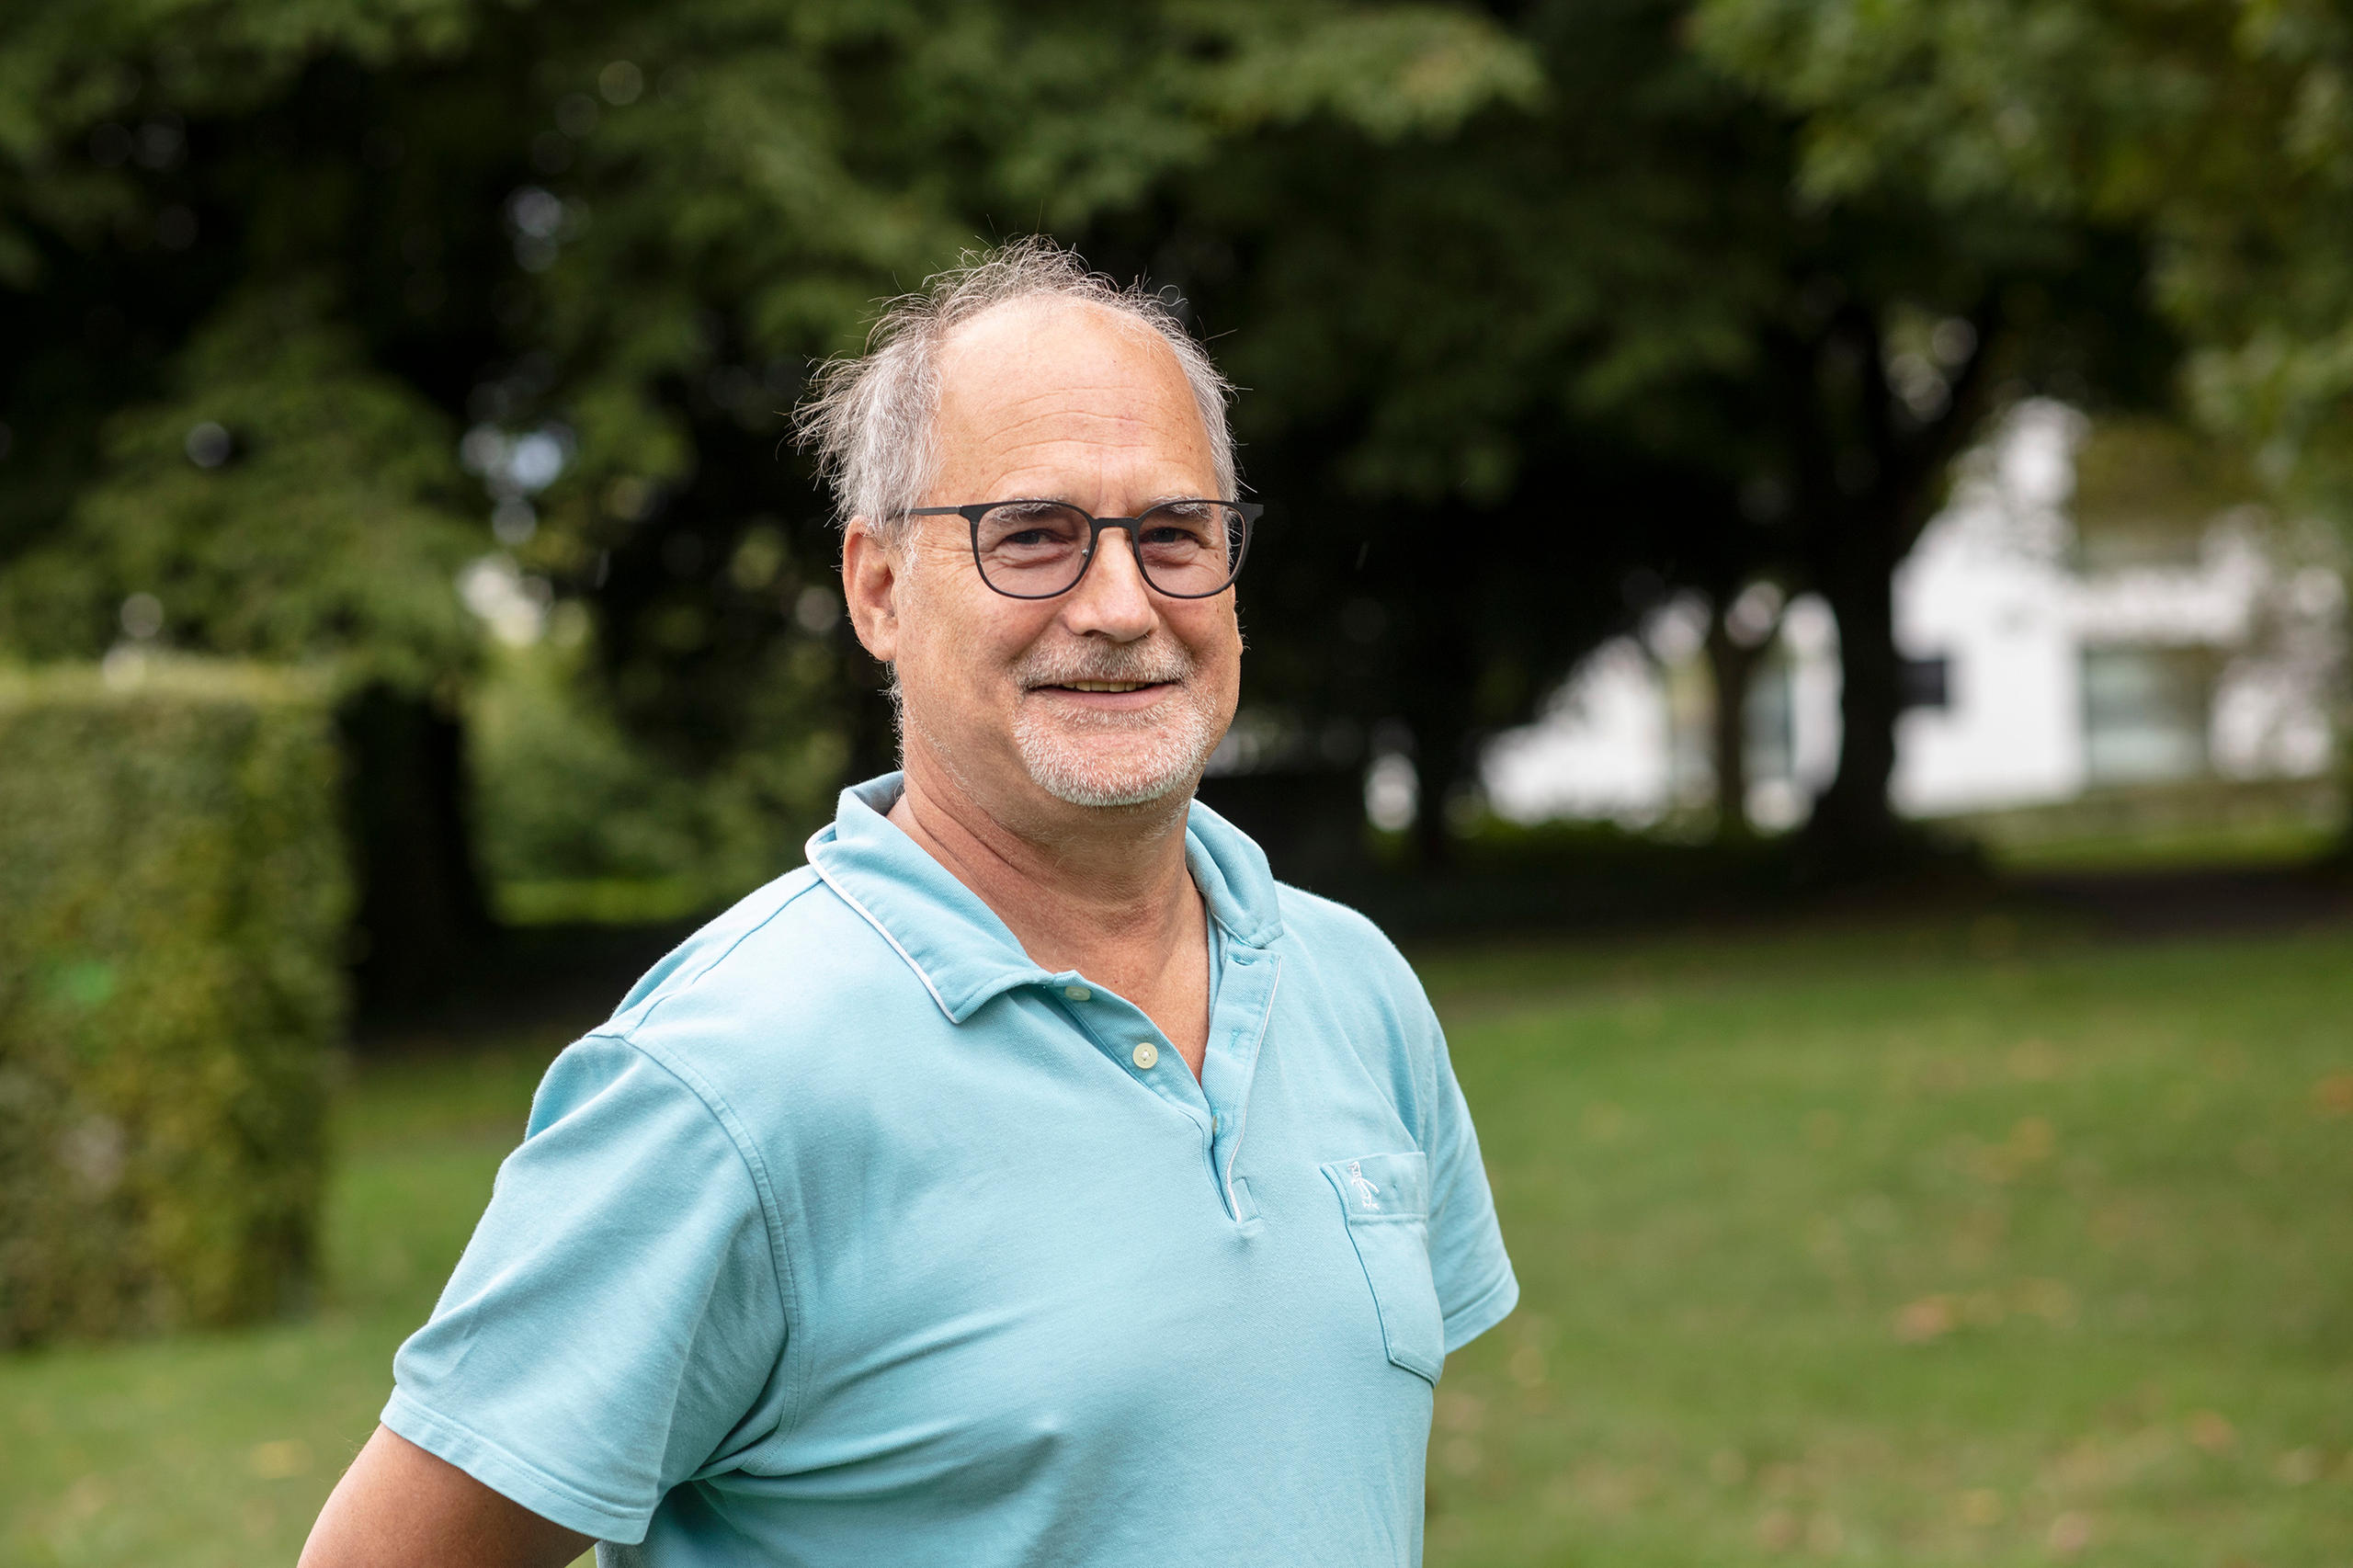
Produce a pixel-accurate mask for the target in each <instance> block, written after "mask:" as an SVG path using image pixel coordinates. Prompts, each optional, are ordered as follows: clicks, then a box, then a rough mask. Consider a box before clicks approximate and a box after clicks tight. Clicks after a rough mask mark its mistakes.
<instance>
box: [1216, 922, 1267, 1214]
mask: <svg viewBox="0 0 2353 1568" xmlns="http://www.w3.org/2000/svg"><path fill="white" fill-rule="evenodd" d="M1281 974H1282V962H1281V960H1279V959H1278V958H1276V957H1275V956H1274V955H1273V954H1271V953H1267V952H1264V951H1259V950H1254V949H1241V948H1240V947H1239V944H1236V945H1235V949H1230V950H1229V954H1228V957H1227V960H1226V972H1225V974H1224V976H1223V977H1222V981H1221V983H1220V984H1219V986H1218V994H1217V1006H1216V1008H1215V1010H1214V1012H1213V1013H1212V1015H1211V1019H1210V1043H1209V1051H1208V1055H1207V1057H1206V1059H1205V1060H1204V1061H1203V1062H1202V1063H1201V1069H1202V1070H1201V1088H1202V1091H1203V1094H1204V1095H1205V1096H1206V1097H1207V1099H1208V1101H1209V1105H1210V1107H1211V1119H1210V1168H1211V1175H1212V1176H1213V1177H1214V1178H1215V1179H1216V1181H1217V1184H1218V1187H1219V1194H1220V1199H1221V1201H1222V1202H1223V1203H1224V1204H1225V1205H1226V1209H1227V1211H1228V1212H1229V1213H1231V1214H1232V1215H1233V1218H1234V1221H1235V1222H1236V1223H1246V1222H1248V1221H1250V1220H1252V1219H1255V1218H1256V1208H1255V1207H1253V1206H1249V1205H1246V1204H1245V1202H1244V1201H1243V1200H1242V1199H1240V1198H1238V1197H1237V1196H1236V1195H1235V1194H1234V1192H1233V1186H1232V1184H1233V1165H1234V1161H1235V1160H1236V1159H1238V1158H1239V1157H1240V1154H1241V1149H1242V1141H1243V1137H1244V1135H1245V1133H1246V1132H1247V1131H1249V1123H1250V1089H1251V1085H1252V1083H1253V1082H1254V1081H1255V1080H1256V1074H1257V1066H1258V1055H1259V1052H1260V1051H1262V1050H1263V1049H1264V1048H1265V1043H1266V1036H1267V1029H1268V1028H1270V1027H1271V1023H1272V1017H1273V1010H1274V1000H1275V992H1276V990H1277V988H1278V985H1279V982H1280V979H1281Z"/></svg>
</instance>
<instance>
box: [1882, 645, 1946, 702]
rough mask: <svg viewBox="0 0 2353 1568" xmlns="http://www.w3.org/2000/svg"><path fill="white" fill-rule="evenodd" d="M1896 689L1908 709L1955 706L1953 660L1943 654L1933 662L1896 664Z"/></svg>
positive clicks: (1914, 660) (1916, 661)
mask: <svg viewBox="0 0 2353 1568" xmlns="http://www.w3.org/2000/svg"><path fill="white" fill-rule="evenodd" d="M1895 689H1896V696H1897V699H1898V700H1900V701H1901V702H1902V703H1903V705H1904V708H1905V709H1907V710H1909V709H1914V708H1930V709H1936V710H1939V711H1941V710H1944V709H1947V708H1949V707H1951V706H1952V660H1951V659H1950V658H1949V657H1947V656H1946V655H1945V654H1942V653H1939V654H1938V655H1937V656H1936V657H1934V658H1932V659H1905V660H1904V661H1903V662H1902V663H1901V664H1899V665H1896V670H1895Z"/></svg>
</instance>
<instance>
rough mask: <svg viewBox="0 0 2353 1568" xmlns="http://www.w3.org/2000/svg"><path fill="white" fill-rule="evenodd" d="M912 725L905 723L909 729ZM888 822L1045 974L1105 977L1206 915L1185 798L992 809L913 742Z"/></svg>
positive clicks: (1179, 793)
mask: <svg viewBox="0 0 2353 1568" xmlns="http://www.w3.org/2000/svg"><path fill="white" fill-rule="evenodd" d="M911 728H912V727H911ZM909 740H910V742H911V744H909V745H908V747H907V756H906V763H905V789H904V793H902V794H901V795H900V797H899V800H898V803H897V804H895V805H893V806H892V808H891V812H890V817H891V821H892V823H893V824H895V825H896V826H897V827H898V828H899V829H900V831H901V832H903V833H904V834H906V835H907V836H908V837H910V838H912V839H914V840H915V843H916V844H918V845H920V846H922V847H923V849H924V850H925V851H926V853H928V854H929V855H930V856H931V857H932V858H933V859H935V860H938V862H939V863H940V864H941V865H942V866H944V867H946V868H947V869H948V870H949V874H951V875H952V876H954V877H955V878H956V880H957V881H960V882H962V883H963V884H964V885H965V886H966V887H968V888H970V889H971V890H972V892H973V893H974V895H975V896H977V897H978V898H979V899H980V900H981V902H982V903H985V904H987V905H988V906H989V908H990V909H991V910H992V911H993V912H995V915H996V916H997V918H999V919H1000V920H1003V921H1004V922H1005V924H1006V926H1007V928H1009V929H1010V930H1011V931H1012V932H1013V935H1014V937H1016V938H1017V940H1018V941H1019V942H1020V943H1021V946H1022V949H1023V950H1024V951H1026V952H1027V953H1028V954H1029V957H1030V959H1031V960H1033V961H1035V962H1036V963H1037V964H1038V965H1039V966H1040V968H1043V969H1047V970H1051V971H1055V972H1060V971H1064V970H1077V971H1082V972H1085V973H1088V974H1093V975H1099V976H1101V977H1103V978H1104V979H1105V980H1107V981H1108V980H1109V979H1111V977H1112V976H1113V975H1114V974H1115V973H1117V972H1119V971H1125V970H1128V969H1130V968H1131V966H1132V965H1133V964H1134V962H1135V960H1136V958H1137V957H1139V956H1141V955H1140V954H1139V953H1138V949H1145V950H1152V951H1160V952H1165V951H1166V950H1167V949H1168V947H1169V945H1170V944H1171V943H1172V941H1176V940H1179V939H1181V938H1180V933H1183V932H1184V931H1185V928H1186V926H1187V924H1188V922H1190V923H1193V924H1198V923H1199V920H1200V918H1201V903H1200V894H1199V890H1198V889H1196V888H1195V887H1194V886H1193V879H1192V877H1191V875H1190V873H1189V872H1188V870H1187V869H1186V865H1185V821H1186V812H1187V808H1188V806H1189V805H1190V804H1191V800H1192V791H1191V790H1172V791H1170V793H1169V794H1168V795H1167V796H1165V797H1164V798H1163V799H1161V800H1158V801H1148V802H1146V803H1144V804H1142V805H1138V806H1121V807H1108V808H1107V807H1091V806H1074V805H1070V804H1068V803H1066V802H1064V801H1056V800H1052V799H1051V798H1048V799H1047V800H1046V801H1044V803H1043V804H1040V803H1038V802H1034V801H1023V802H1020V803H1018V804H1017V806H1015V807H1014V808H1013V809H1009V810H1008V809H1005V808H1002V807H1000V808H999V809H997V810H994V811H993V810H991V809H989V808H988V807H987V806H984V805H983V804H982V802H981V801H979V800H977V799H975V797H974V794H973V792H972V790H969V789H967V788H966V787H965V786H964V784H963V783H962V781H961V780H960V779H959V778H956V776H955V774H954V772H953V771H952V770H951V769H949V767H945V766H944V765H943V764H942V763H941V762H940V760H939V759H938V758H937V757H934V756H931V755H930V753H929V748H927V747H926V746H923V745H921V744H913V743H914V742H915V737H914V735H913V734H912V733H911V734H910V736H909Z"/></svg>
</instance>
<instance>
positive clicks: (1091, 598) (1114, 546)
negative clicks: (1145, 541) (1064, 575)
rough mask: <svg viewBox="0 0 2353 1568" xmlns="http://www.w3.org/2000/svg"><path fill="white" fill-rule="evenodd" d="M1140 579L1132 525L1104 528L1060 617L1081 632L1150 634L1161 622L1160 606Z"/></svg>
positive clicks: (1123, 638)
mask: <svg viewBox="0 0 2353 1568" xmlns="http://www.w3.org/2000/svg"><path fill="white" fill-rule="evenodd" d="M1152 601H1153V592H1152V589H1151V588H1150V587H1149V586H1148V585H1146V584H1145V582H1144V580H1143V566H1142V562H1139V561H1138V560H1137V559H1136V536H1135V532H1134V530H1133V529H1131V528H1105V529H1104V530H1103V532H1102V534H1101V536H1100V537H1099V538H1098V540H1097V543H1096V546H1095V559H1094V561H1093V562H1090V563H1089V564H1088V566H1087V568H1086V576H1085V577H1084V578H1082V579H1080V581H1079V585H1078V586H1077V587H1075V588H1074V589H1072V590H1071V591H1070V593H1069V595H1068V596H1067V597H1065V600H1064V606H1065V608H1064V609H1063V624H1064V625H1065V626H1066V627H1068V628H1069V630H1070V631H1073V632H1075V633H1077V634H1079V635H1081V636H1085V635H1086V634H1087V633H1089V632H1092V633H1095V634H1097V635H1098V636H1103V637H1108V638H1110V639H1111V640H1112V641H1113V642H1134V641H1135V640H1136V639H1138V638H1140V637H1148V636H1150V635H1151V634H1152V631H1153V628H1154V627H1155V626H1157V625H1158V624H1159V623H1160V607H1159V606H1157V605H1155V604H1154V603H1153V602H1152Z"/></svg>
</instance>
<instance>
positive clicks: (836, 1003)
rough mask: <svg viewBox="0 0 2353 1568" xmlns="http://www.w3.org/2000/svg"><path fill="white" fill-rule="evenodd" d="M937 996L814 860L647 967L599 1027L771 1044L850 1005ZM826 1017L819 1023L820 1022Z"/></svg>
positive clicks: (653, 1040)
mask: <svg viewBox="0 0 2353 1568" xmlns="http://www.w3.org/2000/svg"><path fill="white" fill-rule="evenodd" d="M893 996H896V997H899V998H900V999H902V1000H905V1001H909V1002H914V1001H918V1000H919V1001H921V1002H922V1003H923V1004H924V1005H925V1006H930V1005H931V1004H930V1002H929V998H928V996H927V995H926V993H925V992H924V990H923V987H922V984H921V983H920V982H919V981H918V980H917V979H916V978H915V975H914V974H913V973H912V972H911V971H909V970H908V968H907V966H906V963H905V960H904V959H902V958H901V957H900V955H899V954H898V953H897V952H896V951H895V950H894V949H892V947H891V945H890V944H889V943H888V942H887V941H885V940H884V939H883V938H882V937H881V936H879V935H878V934H877V933H876V932H875V930H874V928H873V927H872V926H870V925H869V924H868V923H867V921H866V920H865V919H864V918H863V917H862V916H860V915H858V913H857V912H856V911H855V910H853V909H852V908H851V907H850V906H849V905H848V904H847V903H844V902H843V900H842V899H841V898H840V897H839V896H838V895H837V894H836V893H835V892H833V890H832V889H831V888H830V887H828V886H827V885H826V883H825V882H824V880H823V879H822V878H820V877H819V876H818V875H817V873H816V871H815V870H814V869H813V868H811V867H808V866H802V867H801V868H800V869H797V870H793V871H789V872H787V873H786V874H785V875H783V876H781V877H779V878H777V879H776V880H775V881H772V882H769V883H767V885H766V886H764V887H761V888H758V889H756V890H755V891H754V892H750V893H748V894H746V895H745V897H744V898H742V899H741V900H739V901H737V903H735V904H734V905H733V907H731V908H729V909H728V910H726V911H725V912H724V913H722V914H721V915H718V916H716V917H715V918H713V919H712V920H710V922H709V923H708V924H706V925H705V926H702V927H701V928H700V929H699V930H698V931H696V932H695V933H694V934H693V935H692V936H690V937H688V938H687V939H686V940H685V941H683V942H681V943H679V944H678V946H677V947H676V948H675V949H672V950H671V951H670V952H669V953H668V954H667V955H665V957H664V958H663V960H661V962H659V963H657V964H655V965H654V967H653V968H652V969H651V970H648V971H646V973H645V974H644V976H643V977H642V978H641V979H640V980H639V981H638V983H636V984H635V985H634V986H632V987H631V989H630V993H629V994H628V995H627V996H625V997H623V998H622V999H621V1003H620V1006H619V1007H618V1008H616V1009H615V1011H614V1014H613V1017H612V1018H611V1020H610V1021H609V1022H608V1024H607V1025H606V1026H605V1028H603V1029H602V1030H601V1031H599V1032H602V1033H606V1034H610V1035H615V1036H618V1037H620V1038H622V1039H625V1040H631V1041H632V1042H633V1043H636V1044H639V1045H654V1046H657V1047H662V1046H666V1047H668V1048H670V1049H673V1050H692V1051H694V1052H695V1053H696V1054H710V1053H711V1052H712V1051H721V1052H723V1051H724V1050H725V1049H726V1048H727V1047H728V1046H730V1045H732V1044H737V1043H750V1044H756V1045H757V1046H758V1047H759V1048H760V1049H761V1050H762V1051H763V1053H767V1052H769V1051H773V1050H774V1048H775V1047H776V1046H777V1045H779V1044H780V1043H783V1042H784V1041H787V1040H795V1039H801V1038H804V1037H806V1038H813V1039H823V1038H825V1037H826V1036H827V1035H828V1033H829V1032H830V1031H828V1030H826V1029H825V1028H824V1027H823V1026H824V1025H825V1024H827V1023H830V1022H835V1021H837V1020H838V1019H839V1017H841V1010H842V1009H844V1008H847V1007H858V1008H860V1009H861V1010H863V1009H868V1008H871V1007H873V1006H876V1005H878V1004H881V1005H884V1006H887V1005H888V1002H889V1001H890V999H891V998H892V997H893ZM812 1026H816V1027H812Z"/></svg>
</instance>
